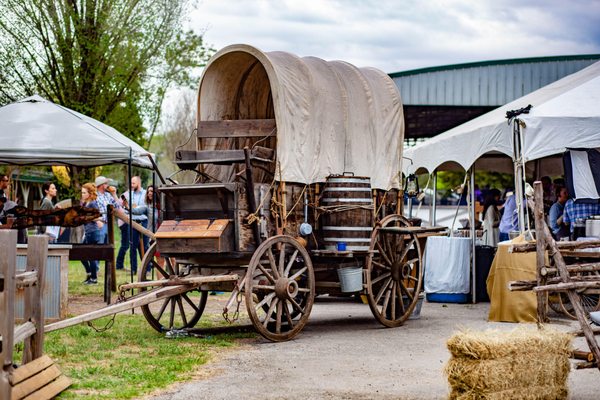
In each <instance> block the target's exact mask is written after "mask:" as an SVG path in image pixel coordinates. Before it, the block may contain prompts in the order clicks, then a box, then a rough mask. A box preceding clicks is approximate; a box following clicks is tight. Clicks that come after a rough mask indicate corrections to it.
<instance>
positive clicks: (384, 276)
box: [371, 272, 392, 285]
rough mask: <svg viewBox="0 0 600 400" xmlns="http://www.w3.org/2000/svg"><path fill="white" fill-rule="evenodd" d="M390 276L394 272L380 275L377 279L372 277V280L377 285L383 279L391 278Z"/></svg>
mask: <svg viewBox="0 0 600 400" xmlns="http://www.w3.org/2000/svg"><path fill="white" fill-rule="evenodd" d="M390 276H392V274H391V273H389V272H388V273H386V274H383V275H380V276H378V277H377V278H375V279H372V280H371V284H373V285H375V284H376V283H378V282H380V281H382V280H383V279H386V278H389V277H390Z"/></svg>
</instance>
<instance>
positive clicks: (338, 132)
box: [198, 45, 404, 189]
mask: <svg viewBox="0 0 600 400" xmlns="http://www.w3.org/2000/svg"><path fill="white" fill-rule="evenodd" d="M198 96H199V97H198V121H199V122H200V121H220V120H243V119H261V118H274V119H275V122H276V128H277V136H276V147H275V148H276V154H277V161H278V162H279V167H278V169H279V168H281V176H279V174H277V179H279V180H283V181H288V182H299V183H305V184H310V183H315V182H324V181H325V178H326V177H327V176H328V175H331V174H342V173H344V172H352V173H354V174H355V175H357V176H368V177H370V178H371V184H372V186H373V188H378V189H390V188H398V187H399V176H398V175H399V171H400V170H401V161H402V142H403V138H404V118H403V112H402V100H401V98H400V93H399V92H398V89H397V87H396V85H395V84H394V82H393V81H392V79H391V78H390V77H389V76H388V75H386V74H385V73H383V72H382V71H380V70H378V69H375V68H357V67H355V66H353V65H351V64H348V63H346V62H343V61H324V60H322V59H320V58H316V57H302V58H301V57H298V56H295V55H293V54H290V53H286V52H281V51H275V52H262V51H261V50H259V49H257V48H255V47H252V46H248V45H232V46H228V47H225V48H224V49H222V50H221V51H219V52H218V53H217V54H215V55H214V56H213V57H212V59H211V60H210V62H209V63H208V65H207V66H206V68H205V70H204V73H203V74H202V78H201V80H200V89H199V95H198ZM277 172H279V171H277Z"/></svg>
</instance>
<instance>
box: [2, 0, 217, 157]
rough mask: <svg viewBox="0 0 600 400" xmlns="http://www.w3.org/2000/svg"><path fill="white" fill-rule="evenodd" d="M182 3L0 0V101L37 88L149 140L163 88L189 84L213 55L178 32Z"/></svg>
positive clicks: (186, 0)
mask: <svg viewBox="0 0 600 400" xmlns="http://www.w3.org/2000/svg"><path fill="white" fill-rule="evenodd" d="M189 7H190V2H189V0H27V1H22V0H0V104H6V103H8V102H10V101H15V100H17V99H20V98H23V97H25V96H30V95H32V94H34V93H39V94H40V95H42V96H43V97H46V98H48V99H49V100H52V101H54V102H57V103H59V104H62V105H64V106H66V107H69V108H72V109H74V110H76V111H79V112H81V113H83V114H86V115H88V116H90V117H92V118H96V119H98V120H100V121H102V122H104V123H106V124H108V125H110V126H112V127H114V128H116V129H117V130H119V131H120V132H122V133H124V134H125V135H127V136H129V137H131V138H132V139H133V140H135V141H137V142H138V143H140V144H142V145H147V144H149V142H150V141H151V140H152V136H153V135H154V132H155V130H156V127H157V125H158V123H159V120H160V114H161V107H162V103H163V100H164V98H165V93H166V91H167V90H168V89H169V88H170V87H173V86H192V85H195V84H196V82H197V81H196V79H195V76H194V73H195V72H197V71H198V69H199V67H201V66H203V65H204V64H205V62H206V60H207V59H208V57H209V56H210V55H211V54H212V52H213V50H212V49H211V48H207V47H206V46H205V45H204V43H203V40H202V36H201V35H197V34H195V33H193V32H192V31H184V30H183V28H182V22H183V19H184V16H185V15H186V13H187V12H188V11H189ZM143 122H146V125H147V126H148V132H146V131H145V129H144V127H143ZM146 133H147V135H146V136H145V134H146Z"/></svg>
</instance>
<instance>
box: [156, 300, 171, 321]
mask: <svg viewBox="0 0 600 400" xmlns="http://www.w3.org/2000/svg"><path fill="white" fill-rule="evenodd" d="M168 305H169V299H165V301H164V302H163V304H162V306H161V307H160V310H158V317H157V318H156V319H157V320H159V321H160V319H161V318H162V316H163V314H164V313H165V310H166V309H167V306H168Z"/></svg>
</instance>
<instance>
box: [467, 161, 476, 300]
mask: <svg viewBox="0 0 600 400" xmlns="http://www.w3.org/2000/svg"><path fill="white" fill-rule="evenodd" d="M469 197H470V199H471V201H470V203H471V208H470V210H469V220H470V222H469V227H470V229H471V300H472V302H473V304H475V303H476V292H475V290H476V282H477V270H476V261H475V260H476V257H475V243H476V242H477V230H476V229H475V168H474V167H472V168H471V179H470V182H469Z"/></svg>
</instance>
